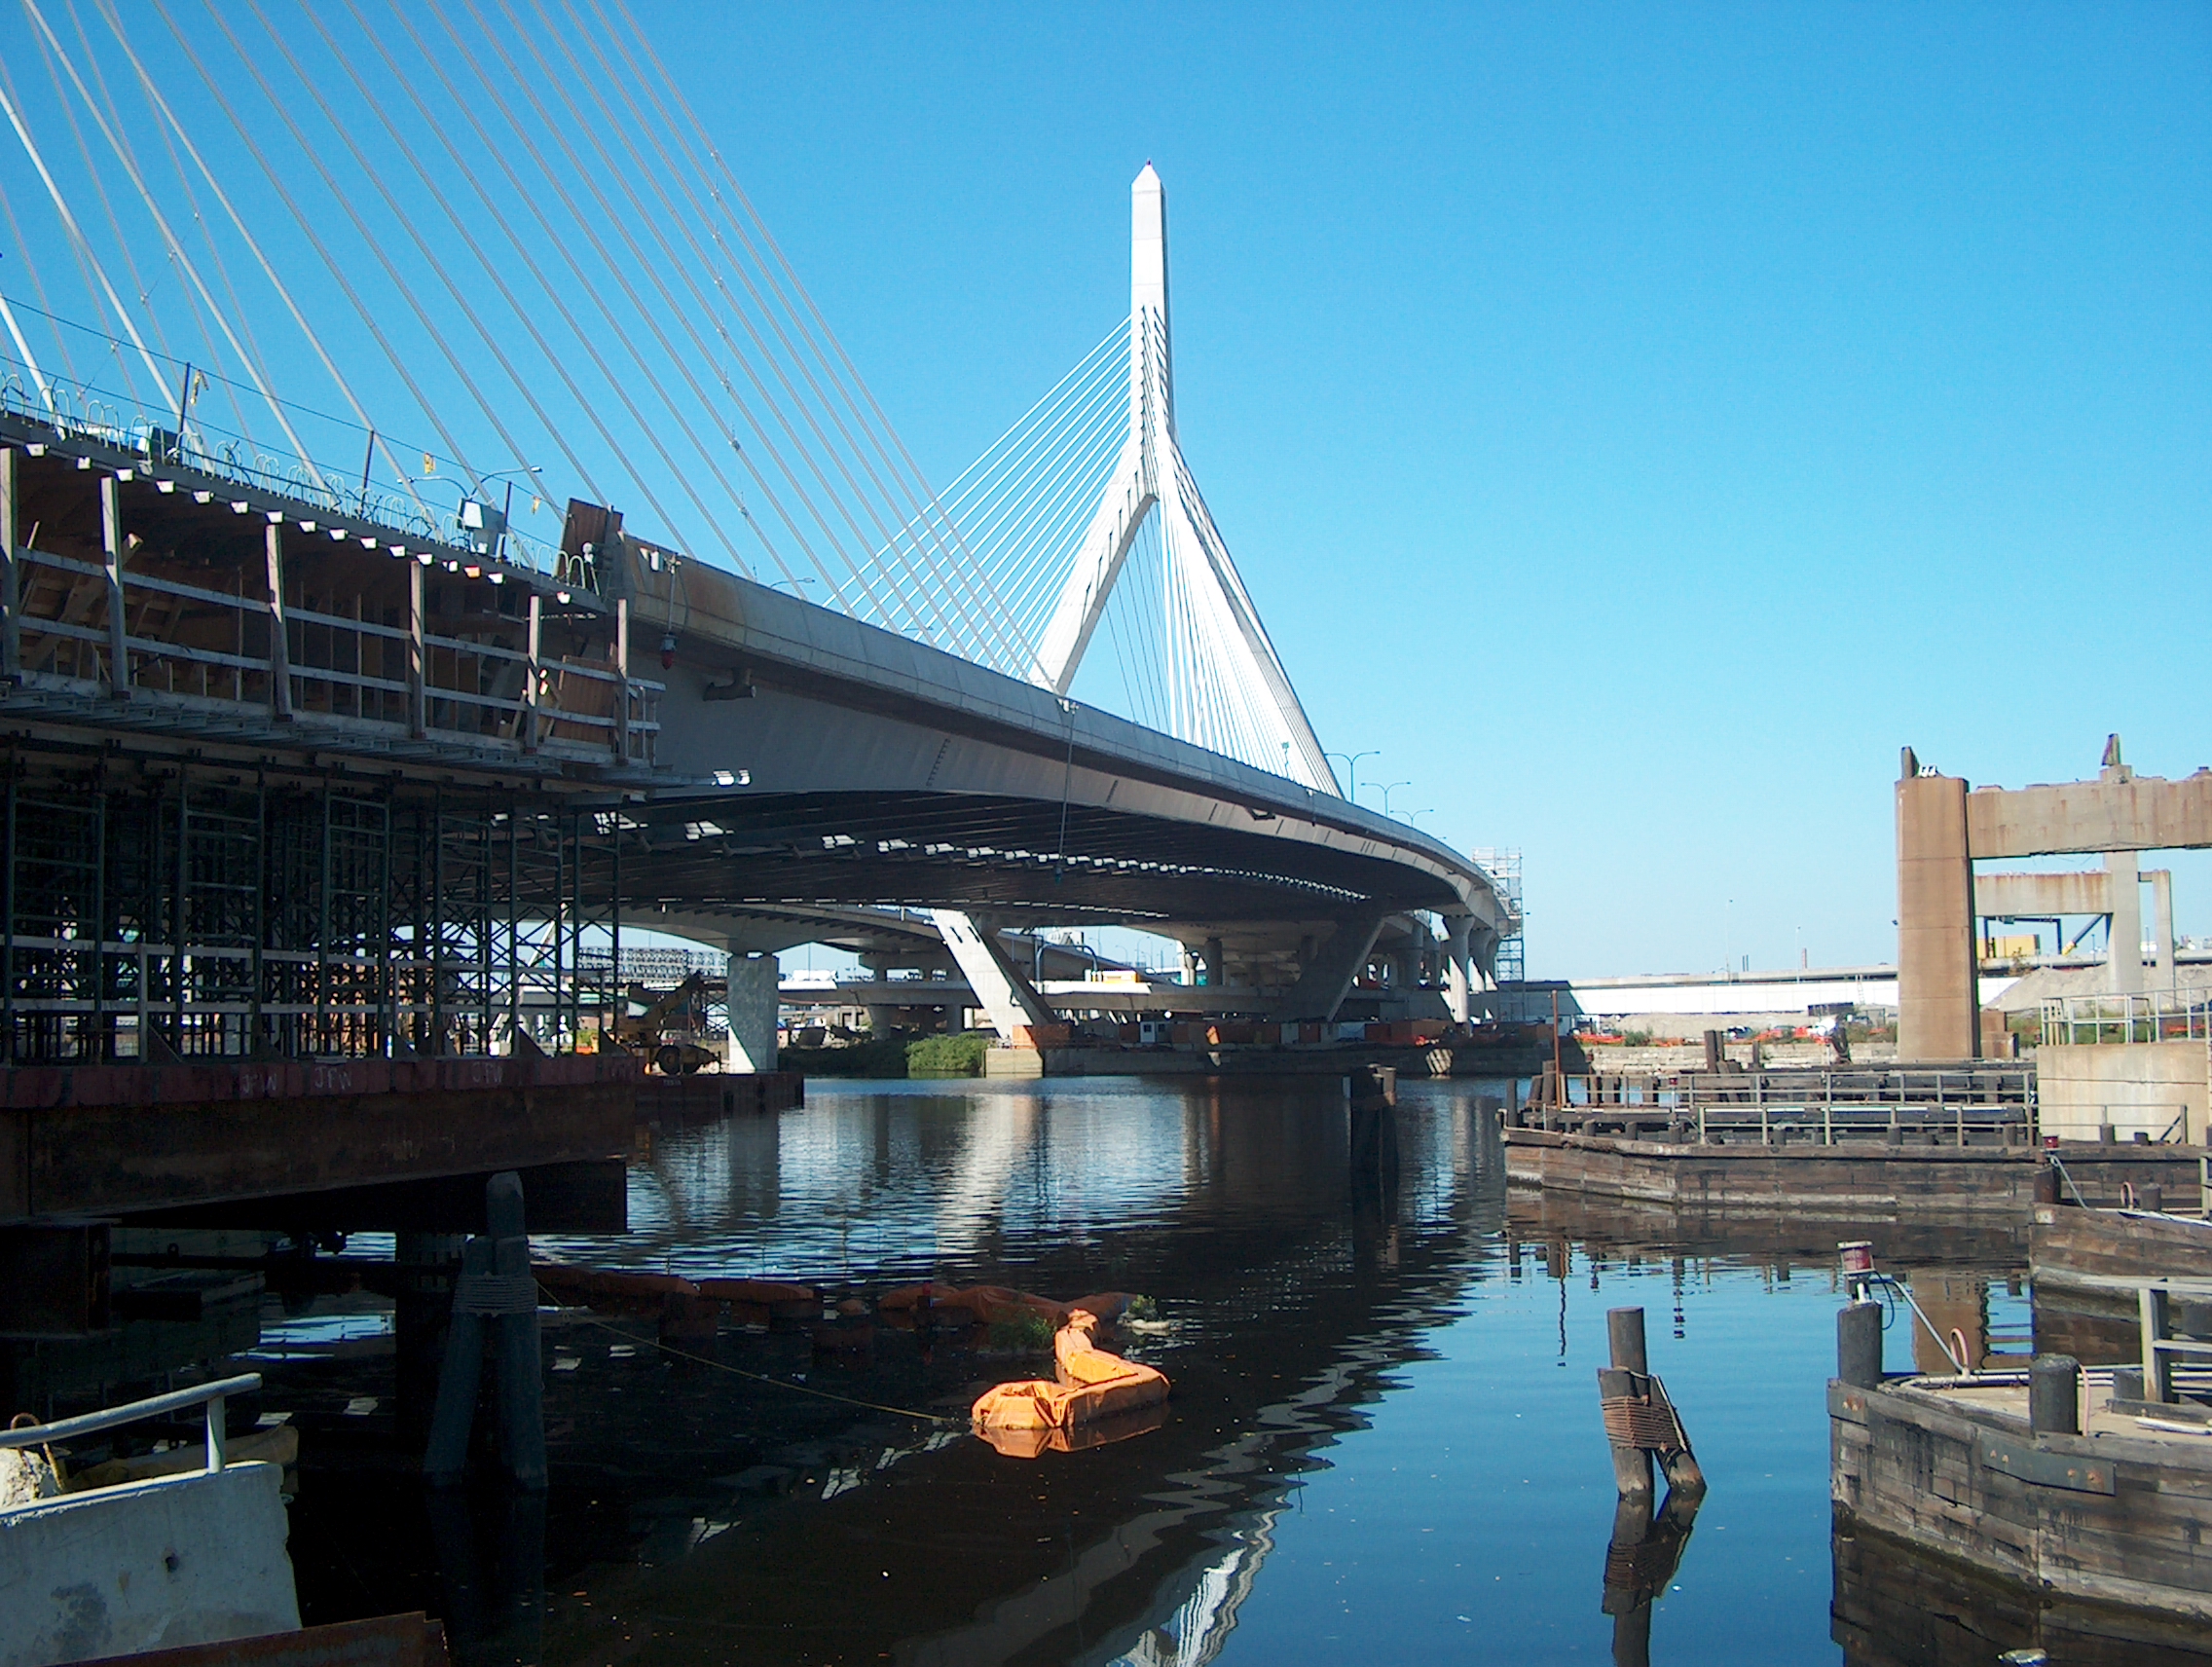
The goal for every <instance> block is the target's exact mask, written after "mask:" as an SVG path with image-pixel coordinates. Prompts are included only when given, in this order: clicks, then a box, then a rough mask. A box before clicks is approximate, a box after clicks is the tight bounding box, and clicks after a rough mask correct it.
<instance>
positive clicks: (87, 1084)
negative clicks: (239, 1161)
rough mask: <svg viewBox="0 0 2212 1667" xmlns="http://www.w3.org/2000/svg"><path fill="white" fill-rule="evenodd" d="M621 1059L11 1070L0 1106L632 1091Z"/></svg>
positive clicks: (630, 1060) (2, 1074) (637, 1067)
mask: <svg viewBox="0 0 2212 1667" xmlns="http://www.w3.org/2000/svg"><path fill="white" fill-rule="evenodd" d="M644 1075H645V1065H644V1062H643V1061H642V1060H640V1059H639V1058H637V1057H636V1056H632V1055H627V1054H596V1055H573V1054H565V1055H561V1056H558V1057H554V1058H530V1057H526V1056H522V1055H519V1054H518V1055H512V1056H501V1057H497V1058H461V1059H338V1060H315V1059H284V1060H275V1061H269V1062H255V1061H252V1060H247V1059H236V1060H230V1061H225V1062H220V1063H213V1064H191V1065H17V1066H12V1067H9V1068H7V1069H5V1070H0V1106H25V1107H62V1106H103V1105H188V1104H203V1103H207V1102H210V1101H223V1100H266V1099H311V1098H318V1097H322V1096H326V1095H337V1096H348V1095H355V1094H379V1093H469V1092H481V1091H483V1090H486V1089H517V1090H527V1089H534V1088H578V1087H585V1086H588V1085H591V1084H595V1083H637V1082H640V1081H642V1080H643V1078H644Z"/></svg>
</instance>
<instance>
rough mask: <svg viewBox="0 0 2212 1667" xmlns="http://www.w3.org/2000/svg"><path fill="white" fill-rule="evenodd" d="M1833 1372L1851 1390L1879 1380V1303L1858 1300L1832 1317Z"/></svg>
mask: <svg viewBox="0 0 2212 1667" xmlns="http://www.w3.org/2000/svg"><path fill="white" fill-rule="evenodd" d="M1835 1375H1836V1377H1837V1378H1838V1379H1840V1380H1841V1381H1842V1382H1844V1383H1846V1384H1849V1385H1850V1386H1851V1387H1852V1388H1853V1389H1878V1388H1879V1387H1880V1386H1881V1382H1882V1305H1881V1304H1880V1303H1871V1302H1860V1303H1852V1304H1850V1305H1849V1306H1848V1307H1846V1308H1843V1309H1839V1310H1838V1311H1837V1312H1836V1316H1835Z"/></svg>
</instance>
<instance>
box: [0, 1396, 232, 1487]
mask: <svg viewBox="0 0 2212 1667" xmlns="http://www.w3.org/2000/svg"><path fill="white" fill-rule="evenodd" d="M260 1388H261V1374H260V1373H259V1372H246V1373H242V1374H240V1376H238V1377H236V1378H219V1379H217V1380H216V1381H215V1382H214V1383H212V1384H200V1385H197V1386H195V1387H194V1388H192V1389H172V1390H171V1391H170V1392H169V1393H167V1394H166V1395H154V1396H152V1397H150V1398H149V1399H146V1400H142V1401H129V1402H126V1403H125V1404H124V1405H122V1406H119V1407H106V1408H103V1409H102V1410H100V1411H99V1412H89V1413H85V1414H84V1415H82V1416H81V1417H78V1418H64V1419H57V1420H55V1422H54V1423H52V1424H31V1425H24V1426H21V1427H20V1428H17V1429H4V1430H0V1448H22V1447H49V1446H52V1445H54V1444H55V1443H56V1442H62V1441H74V1440H76V1439H77V1438H78V1437H80V1436H85V1435H98V1434H100V1433H101V1432H103V1431H105V1430H110V1429H121V1428H122V1427H123V1426H126V1425H131V1424H143V1423H144V1422H145V1421H146V1420H148V1419H153V1418H166V1417H167V1416H168V1415H169V1414H171V1413H178V1412H190V1411H192V1410H193V1408H195V1407H200V1408H203V1409H205V1414H206V1418H205V1428H206V1440H207V1464H206V1467H207V1468H208V1469H209V1470H220V1469H221V1468H222V1467H223V1464H224V1462H225V1460H226V1458H227V1456H228V1451H229V1441H228V1438H227V1436H226V1434H225V1432H224V1426H223V1420H224V1416H225V1409H226V1407H227V1406H228V1404H229V1398H230V1397H231V1396H232V1395H243V1394H250V1393H252V1392H253V1391H254V1390H255V1389H260Z"/></svg>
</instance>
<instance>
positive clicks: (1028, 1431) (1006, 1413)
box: [972, 1309, 1167, 1458]
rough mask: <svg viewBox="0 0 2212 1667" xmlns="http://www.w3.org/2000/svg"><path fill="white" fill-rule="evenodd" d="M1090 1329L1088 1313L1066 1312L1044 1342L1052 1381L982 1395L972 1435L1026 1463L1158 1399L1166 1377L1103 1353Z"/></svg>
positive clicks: (1092, 1318)
mask: <svg viewBox="0 0 2212 1667" xmlns="http://www.w3.org/2000/svg"><path fill="white" fill-rule="evenodd" d="M1097 1329H1098V1318H1097V1316H1096V1315H1092V1314H1091V1313H1090V1312H1089V1311H1088V1310H1087V1309H1077V1310H1075V1312H1074V1313H1072V1314H1070V1315H1068V1322H1067V1324H1065V1325H1064V1326H1062V1327H1061V1328H1060V1329H1059V1331H1058V1332H1057V1333H1055V1334H1054V1336H1053V1338H1052V1362H1053V1366H1054V1368H1055V1371H1056V1376H1057V1381H1056V1382H1053V1383H1046V1382H1044V1381H1042V1380H1039V1379H1032V1380H1030V1381H1029V1382H1026V1383H1018V1384H1001V1385H999V1387H998V1388H997V1389H989V1390H986V1391H985V1392H984V1393H983V1395H982V1396H981V1398H980V1399H978V1400H977V1402H976V1406H975V1410H974V1413H973V1415H972V1416H973V1418H974V1420H975V1426H976V1433H977V1434H978V1435H980V1436H982V1437H983V1439H984V1440H986V1441H988V1442H990V1444H991V1445H992V1446H993V1447H996V1448H998V1450H999V1451H1000V1452H1002V1453H1013V1454H1016V1455H1018V1456H1020V1457H1023V1458H1034V1457H1036V1455H1037V1454H1038V1453H1040V1452H1042V1451H1044V1449H1045V1448H1046V1447H1048V1446H1055V1447H1066V1446H1069V1445H1085V1443H1082V1442H1081V1441H1080V1440H1079V1439H1077V1438H1078V1437H1079V1435H1080V1433H1081V1432H1082V1431H1085V1430H1087V1429H1091V1428H1094V1427H1096V1426H1100V1425H1103V1424H1106V1423H1108V1422H1109V1421H1119V1420H1120V1419H1121V1418H1122V1417H1123V1416H1124V1415H1126V1414H1130V1413H1136V1412H1140V1411H1142V1410H1143V1409H1145V1408H1147V1407H1157V1406H1159V1405H1160V1404H1161V1402H1162V1401H1164V1400H1166V1399H1167V1377H1166V1374H1165V1373H1162V1372H1160V1371H1157V1370H1156V1369H1154V1368H1153V1367H1151V1366H1141V1365H1139V1364H1137V1362H1136V1361H1134V1360H1124V1359H1123V1358H1122V1357H1121V1356H1120V1355H1119V1354H1109V1353H1107V1352H1106V1351H1105V1350H1103V1349H1100V1348H1099V1347H1098V1346H1097V1345H1096V1344H1095V1343H1093V1342H1092V1341H1091V1337H1092V1334H1093V1333H1094V1332H1095V1331H1096V1330H1097ZM1133 1432H1134V1431H1133V1430H1132V1431H1131V1433H1133Z"/></svg>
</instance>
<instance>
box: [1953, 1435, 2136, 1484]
mask: <svg viewBox="0 0 2212 1667" xmlns="http://www.w3.org/2000/svg"><path fill="white" fill-rule="evenodd" d="M1974 1452H1975V1453H1976V1454H1977V1455H1978V1456H1979V1458H1980V1460H1981V1463H1982V1465H1983V1467H1984V1468H1986V1469H1991V1470H1997V1471H2000V1472H2002V1473H2003V1474H2005V1475H2008V1476H2011V1477H2014V1478H2016V1479H2017V1480H2019V1481H2022V1482H2032V1483H2034V1484H2035V1485H2036V1486H2037V1487H2040V1488H2065V1489H2067V1490H2068V1491H2069V1492H2072V1493H2077V1494H2110V1493H2113V1492H2116V1491H2117V1490H2116V1489H2115V1487H2114V1485H2113V1465H2112V1461H2111V1460H2109V1459H2088V1458H2084V1457H2083V1456H2082V1455H2080V1454H2076V1453H2052V1452H2048V1451H2046V1450H2045V1449H2042V1448H2039V1447H2037V1446H2036V1445H2035V1444H2034V1443H2033V1442H2031V1441H2015V1440H2012V1439H2010V1438H2009V1437H2007V1436H2002V1435H1989V1434H1986V1433H1985V1434H1983V1435H1982V1436H1980V1437H1979V1438H1978V1439H1977V1440H1976V1441H1975V1442H1974Z"/></svg>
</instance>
